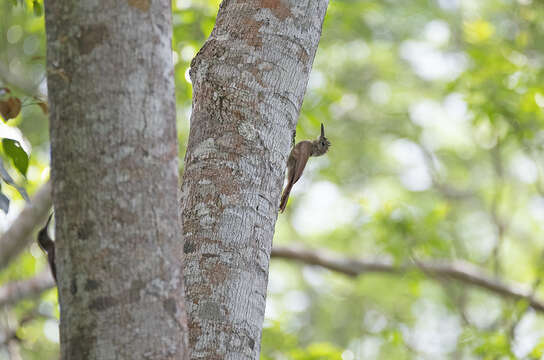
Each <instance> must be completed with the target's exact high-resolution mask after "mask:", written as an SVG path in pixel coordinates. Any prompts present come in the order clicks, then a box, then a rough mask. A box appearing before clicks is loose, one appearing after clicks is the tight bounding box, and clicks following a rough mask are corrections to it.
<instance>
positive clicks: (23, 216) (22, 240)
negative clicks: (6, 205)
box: [0, 182, 53, 271]
mask: <svg viewBox="0 0 544 360" xmlns="http://www.w3.org/2000/svg"><path fill="white" fill-rule="evenodd" d="M52 204H53V200H52V197H51V184H50V183H49V182H48V183H46V184H45V185H43V186H42V187H41V188H40V189H39V190H38V192H37V193H36V195H34V197H33V198H32V202H31V203H30V204H28V205H27V206H26V207H25V208H24V209H23V211H21V213H20V214H19V216H18V217H17V219H15V221H14V222H13V223H12V224H11V226H10V228H9V229H8V230H7V231H6V232H5V233H4V234H2V236H1V237H0V249H2V251H0V271H1V270H2V269H4V268H5V267H6V266H7V265H8V264H9V262H10V261H11V260H12V259H13V258H14V257H16V256H17V255H19V253H20V252H21V251H22V250H23V249H24V248H25V247H26V246H27V245H28V244H29V243H30V242H32V241H33V240H34V239H33V237H32V236H31V235H32V232H33V231H34V230H35V229H36V228H37V227H38V226H39V224H40V223H42V222H45V220H46V219H47V214H48V213H49V209H50V208H51V206H52Z"/></svg>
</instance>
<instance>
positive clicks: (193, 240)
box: [182, 0, 328, 359]
mask: <svg viewBox="0 0 544 360" xmlns="http://www.w3.org/2000/svg"><path fill="white" fill-rule="evenodd" d="M327 3H328V1H327V0H307V1H295V0H250V1H241V0H224V1H223V3H222V4H221V7H220V9H219V14H218V15H217V21H216V24H215V28H214V30H213V32H212V34H211V35H210V38H209V39H208V40H207V41H206V43H205V45H204V47H203V48H202V49H201V50H200V52H199V53H198V55H197V56H196V58H195V59H194V60H193V63H192V67H191V79H192V81H193V89H194V93H193V112H192V116H191V132H190V135H189V145H188V149H187V155H186V158H185V173H184V176H183V185H182V226H183V237H184V240H185V245H184V252H185V254H186V264H185V283H186V289H187V310H188V317H189V331H190V333H189V338H190V345H191V348H192V358H193V359H258V357H259V350H260V339H261V330H262V322H263V316H264V309H265V299H266V284H267V279H268V263H269V259H270V249H271V246H272V237H273V235H274V226H275V223H276V218H277V211H278V201H279V196H280V192H281V187H282V184H283V177H284V172H285V165H286V161H287V155H288V153H289V148H290V145H291V141H292V135H293V131H294V129H295V126H296V123H297V119H298V115H299V111H300V107H301V105H302V100H303V97H304V93H305V91H306V85H307V82H308V76H309V74H310V70H311V66H312V62H313V59H314V55H315V52H316V49H317V45H318V42H319V38H320V35H321V25H322V22H323V18H324V16H325V11H326V8H327Z"/></svg>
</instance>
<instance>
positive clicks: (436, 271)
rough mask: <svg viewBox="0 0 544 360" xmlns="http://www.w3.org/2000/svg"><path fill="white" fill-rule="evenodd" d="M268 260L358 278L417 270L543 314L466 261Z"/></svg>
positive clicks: (315, 254)
mask: <svg viewBox="0 0 544 360" xmlns="http://www.w3.org/2000/svg"><path fill="white" fill-rule="evenodd" d="M272 256H273V257H277V258H285V259H291V260H296V261H300V262H302V263H305V264H310V265H317V266H321V267H324V268H327V269H329V270H333V271H336V272H340V273H343V274H345V275H349V276H359V275H363V274H365V273H370V272H378V273H389V274H404V273H406V272H408V271H413V270H420V271H422V272H424V273H426V274H428V275H430V276H433V277H440V278H449V279H454V280H457V281H460V282H463V283H465V284H469V285H473V286H477V287H480V288H483V289H486V290H488V291H491V292H493V293H495V294H497V295H500V296H502V297H507V298H512V299H515V300H521V299H524V300H527V301H528V303H529V304H530V306H531V307H532V308H533V309H535V310H537V311H540V312H544V301H541V300H538V299H535V298H534V296H533V292H532V290H531V288H530V287H529V286H525V285H523V284H519V283H513V282H509V283H507V282H505V281H504V280H502V279H499V278H497V277H493V276H492V275H490V274H489V273H488V272H487V271H486V270H485V269H482V268H479V267H477V266H475V265H473V264H470V263H468V262H466V261H460V260H454V261H446V260H443V261H414V262H413V263H411V264H404V265H394V264H393V263H392V262H390V261H380V260H363V259H350V258H342V257H339V256H337V255H334V254H331V253H329V252H325V251H316V250H304V249H299V248H292V247H275V248H273V249H272Z"/></svg>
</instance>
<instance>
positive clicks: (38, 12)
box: [32, 0, 43, 16]
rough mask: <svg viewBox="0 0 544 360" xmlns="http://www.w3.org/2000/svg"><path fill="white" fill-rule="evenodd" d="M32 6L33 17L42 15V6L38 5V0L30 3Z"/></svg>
mask: <svg viewBox="0 0 544 360" xmlns="http://www.w3.org/2000/svg"><path fill="white" fill-rule="evenodd" d="M32 6H33V7H34V15H36V16H42V13H43V9H42V4H40V3H39V2H38V0H34V1H33V2H32Z"/></svg>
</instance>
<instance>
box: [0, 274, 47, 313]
mask: <svg viewBox="0 0 544 360" xmlns="http://www.w3.org/2000/svg"><path fill="white" fill-rule="evenodd" d="M54 286H55V280H53V277H52V276H51V272H50V271H49V269H46V270H44V271H42V272H41V273H39V274H38V275H36V276H35V277H33V278H30V279H26V280H21V281H14V282H11V283H7V284H5V285H3V286H0V307H2V306H5V305H9V304H13V303H16V302H18V301H20V300H22V299H24V298H28V297H32V296H36V295H39V294H41V293H42V292H44V291H45V290H49V289H51V288H53V287H54Z"/></svg>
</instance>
